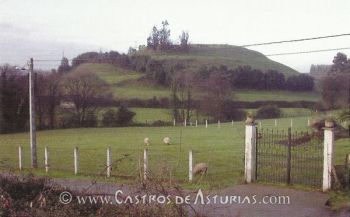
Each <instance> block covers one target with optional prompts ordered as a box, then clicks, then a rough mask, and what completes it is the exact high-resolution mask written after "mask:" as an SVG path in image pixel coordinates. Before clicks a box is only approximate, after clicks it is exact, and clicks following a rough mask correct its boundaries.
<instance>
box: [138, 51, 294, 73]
mask: <svg viewBox="0 0 350 217" xmlns="http://www.w3.org/2000/svg"><path fill="white" fill-rule="evenodd" d="M139 54H148V55H150V56H151V57H152V58H154V59H159V60H168V61H172V60H177V61H179V60H180V61H181V60H182V61H183V62H184V64H185V65H186V66H187V67H188V68H190V69H198V68H200V67H202V66H212V65H216V66H220V65H226V66H227V67H228V68H232V69H233V68H236V67H238V66H243V65H250V66H251V67H252V68H255V69H260V70H268V69H274V70H278V71H280V72H282V73H284V74H285V75H287V76H288V75H292V74H296V73H297V71H295V70H294V69H292V68H290V67H288V66H286V65H283V64H281V63H278V62H275V61H273V60H270V59H269V58H267V57H266V56H265V55H263V54H262V53H259V52H257V51H253V50H249V49H247V48H243V47H238V46H233V45H209V44H208V45H207V44H192V45H191V48H190V50H189V52H187V53H183V52H181V53H180V52H168V53H165V52H154V51H152V50H149V49H146V50H143V51H139Z"/></svg>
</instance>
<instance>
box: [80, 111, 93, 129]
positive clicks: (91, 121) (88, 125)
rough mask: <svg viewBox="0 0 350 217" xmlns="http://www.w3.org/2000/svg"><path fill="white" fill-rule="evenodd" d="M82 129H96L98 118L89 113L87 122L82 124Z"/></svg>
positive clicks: (86, 118)
mask: <svg viewBox="0 0 350 217" xmlns="http://www.w3.org/2000/svg"><path fill="white" fill-rule="evenodd" d="M81 126H82V127H96V126H97V117H96V115H95V113H94V112H88V113H87V114H86V117H85V120H84V121H82V123H81Z"/></svg>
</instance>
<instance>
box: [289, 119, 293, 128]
mask: <svg viewBox="0 0 350 217" xmlns="http://www.w3.org/2000/svg"><path fill="white" fill-rule="evenodd" d="M290 127H293V119H290Z"/></svg>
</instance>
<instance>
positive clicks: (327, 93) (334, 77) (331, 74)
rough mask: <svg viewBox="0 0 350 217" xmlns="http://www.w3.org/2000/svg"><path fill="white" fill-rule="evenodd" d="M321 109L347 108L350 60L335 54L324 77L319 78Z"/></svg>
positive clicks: (349, 92) (349, 95)
mask: <svg viewBox="0 0 350 217" xmlns="http://www.w3.org/2000/svg"><path fill="white" fill-rule="evenodd" d="M321 87H322V90H321V94H322V101H323V105H322V106H323V108H325V109H334V108H347V109H349V105H350V59H349V58H348V57H347V55H346V54H344V53H337V55H336V56H335V57H334V59H333V64H332V65H331V67H330V69H329V71H328V73H327V75H326V76H324V77H322V78H321Z"/></svg>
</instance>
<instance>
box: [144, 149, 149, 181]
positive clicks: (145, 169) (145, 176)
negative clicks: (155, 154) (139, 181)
mask: <svg viewBox="0 0 350 217" xmlns="http://www.w3.org/2000/svg"><path fill="white" fill-rule="evenodd" d="M147 176H148V150H147V148H145V149H144V150H143V179H144V180H147Z"/></svg>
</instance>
